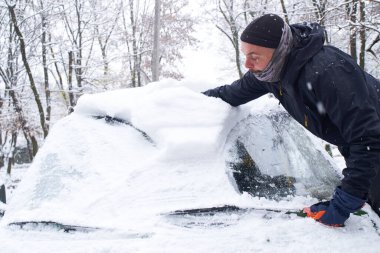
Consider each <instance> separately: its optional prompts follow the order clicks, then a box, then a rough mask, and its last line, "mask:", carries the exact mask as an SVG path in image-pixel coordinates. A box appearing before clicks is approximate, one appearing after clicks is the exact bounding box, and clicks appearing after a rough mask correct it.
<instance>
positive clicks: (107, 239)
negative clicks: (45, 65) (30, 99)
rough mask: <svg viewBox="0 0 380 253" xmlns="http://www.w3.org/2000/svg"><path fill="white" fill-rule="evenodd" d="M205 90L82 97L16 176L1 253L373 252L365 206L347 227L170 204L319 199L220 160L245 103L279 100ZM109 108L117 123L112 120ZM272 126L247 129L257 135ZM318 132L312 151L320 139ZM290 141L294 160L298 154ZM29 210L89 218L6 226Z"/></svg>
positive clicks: (38, 217) (154, 87) (379, 237)
mask: <svg viewBox="0 0 380 253" xmlns="http://www.w3.org/2000/svg"><path fill="white" fill-rule="evenodd" d="M200 89H201V87H200V85H199V83H191V82H188V81H185V82H182V83H178V82H174V81H169V80H168V81H162V82H160V83H156V84H151V85H149V86H146V87H144V88H139V89H129V90H119V91H113V92H107V93H102V94H95V95H86V96H83V97H82V98H81V99H80V101H79V103H78V106H77V107H76V110H75V113H73V114H72V115H70V116H69V117H66V118H65V119H62V120H61V121H59V122H58V123H57V124H56V125H55V126H54V127H53V129H52V130H51V133H50V135H49V137H48V138H47V140H46V142H45V144H44V146H43V148H42V149H41V150H40V152H39V154H38V156H37V157H36V159H35V161H34V163H33V165H32V166H31V167H30V168H29V169H28V171H27V172H26V174H24V175H23V176H22V177H23V180H22V182H21V183H20V184H19V187H18V189H17V191H16V192H15V194H14V196H12V198H11V201H10V203H9V205H8V206H7V207H6V208H7V211H6V214H5V216H4V218H3V219H2V220H1V223H0V224H1V227H0V245H1V246H0V247H1V252H21V253H23V252H30V251H31V250H32V251H33V252H52V251H54V252H279V251H281V252H305V251H312V252H315V251H322V252H326V251H327V252H358V251H363V252H379V249H380V232H379V230H378V228H376V227H374V223H376V224H380V219H379V218H378V217H377V216H376V215H374V213H373V212H372V211H371V210H369V208H368V207H367V206H366V207H365V210H366V211H367V212H368V215H365V216H360V217H359V216H352V217H350V219H349V220H348V221H347V223H346V227H344V228H329V227H326V226H324V225H321V224H319V223H316V222H315V221H313V220H311V219H306V218H300V217H298V216H296V215H286V214H284V212H279V213H277V212H267V211H252V212H235V213H220V214H217V215H214V216H205V217H192V216H185V217H177V216H169V215H166V214H167V213H168V212H172V211H175V210H181V209H187V208H201V207H213V206H222V205H235V206H240V207H261V208H275V209H287V208H292V209H299V208H302V207H304V206H308V205H310V204H312V203H314V202H316V201H317V200H316V199H315V198H313V197H310V196H304V195H299V196H296V197H292V196H289V197H287V198H283V199H282V200H281V201H274V200H268V199H264V198H258V197H252V196H250V195H248V194H240V193H239V192H238V191H237V190H236V188H235V187H234V184H233V183H232V182H231V178H230V177H229V174H228V170H227V168H226V163H225V160H226V155H227V154H228V152H226V150H225V149H226V147H227V146H228V140H230V139H231V134H230V133H231V131H232V130H233V129H235V130H236V126H237V125H236V124H237V123H238V122H241V120H242V119H245V118H246V117H247V116H248V115H250V113H252V110H254V112H255V114H260V112H262V114H263V115H265V114H266V113H268V112H269V111H270V110H272V109H271V108H274V109H275V110H280V109H278V105H277V102H276V101H272V100H271V99H268V98H263V99H261V100H258V101H255V102H253V104H250V105H248V106H243V107H241V108H232V107H230V106H229V105H227V104H225V103H223V102H222V101H220V100H219V99H214V98H208V97H205V96H203V95H202V94H199V90H200ZM276 108H277V109H276ZM106 115H107V116H110V117H115V118H118V119H121V120H124V123H118V122H113V123H112V122H108V123H107V122H106V121H105V120H104V118H102V117H103V116H106ZM93 116H98V117H97V118H96V117H95V118H94V117H93ZM99 116H100V117H99ZM125 122H127V124H126V123H125ZM263 122H264V121H263ZM258 129H259V130H258ZM269 130H270V129H267V127H264V128H260V125H258V126H257V129H256V128H253V129H252V131H253V132H255V131H259V132H257V133H261V135H262V138H264V139H265V136H266V134H268V133H269V132H270V131H269ZM260 131H261V132H260ZM248 132H249V131H248ZM300 134H301V132H300ZM302 136H303V135H302ZM257 138H258V137H257ZM267 138H269V139H268V141H271V139H272V138H273V136H272V135H269V136H267ZM303 138H306V135H304V136H303ZM285 140H286V142H288V141H291V139H289V140H288V139H285ZM304 140H305V142H306V139H304ZM314 143H315V145H316V146H315V147H310V148H311V149H310V150H312V149H314V148H315V149H317V150H318V149H321V148H320V147H318V141H316V142H314ZM287 147H290V148H291V147H293V146H292V145H290V144H289V146H287ZM290 150H291V151H292V155H291V156H289V157H288V159H289V161H290V165H289V166H290V167H289V169H290V171H292V167H291V164H292V162H291V161H292V159H293V158H294V157H297V154H299V153H297V150H295V149H289V151H290ZM258 159H259V158H258ZM273 159H274V160H276V159H279V157H277V158H275V157H273ZM300 159H301V158H300ZM300 161H301V160H300ZM300 164H302V163H300ZM305 168H307V166H306V167H305ZM299 169H301V168H299ZM305 170H306V169H305ZM20 171H21V170H20ZM300 172H301V174H303V173H304V172H306V171H300ZM304 174H305V178H307V173H304ZM25 221H53V222H58V223H62V224H67V225H76V226H81V227H82V228H84V229H83V230H82V231H77V232H72V233H64V232H63V231H62V230H59V229H57V228H56V227H55V226H43V225H40V226H39V227H34V226H29V227H28V226H27V227H24V229H20V226H9V224H11V223H15V222H16V223H17V222H25Z"/></svg>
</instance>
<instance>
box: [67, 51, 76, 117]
mask: <svg viewBox="0 0 380 253" xmlns="http://www.w3.org/2000/svg"><path fill="white" fill-rule="evenodd" d="M73 65H74V53H73V52H72V51H70V52H69V76H68V80H67V82H68V83H67V85H68V88H69V103H70V107H69V113H71V112H73V108H74V106H75V96H74V91H73Z"/></svg>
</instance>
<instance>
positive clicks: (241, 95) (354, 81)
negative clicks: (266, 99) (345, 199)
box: [204, 24, 380, 199]
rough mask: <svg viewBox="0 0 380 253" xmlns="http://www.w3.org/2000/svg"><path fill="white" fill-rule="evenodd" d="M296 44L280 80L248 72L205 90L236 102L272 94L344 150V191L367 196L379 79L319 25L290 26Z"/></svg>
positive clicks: (379, 128) (375, 146)
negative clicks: (334, 44) (326, 40)
mask: <svg viewBox="0 0 380 253" xmlns="http://www.w3.org/2000/svg"><path fill="white" fill-rule="evenodd" d="M291 29H292V33H293V37H294V40H295V45H294V47H293V49H292V51H291V53H290V54H289V56H288V57H287V61H286V63H285V67H284V69H283V72H282V75H281V81H280V82H277V83H267V82H261V81H259V80H258V79H256V77H255V76H254V75H253V74H252V73H250V72H247V73H246V74H245V75H244V76H243V77H242V78H241V79H239V80H237V81H235V82H233V83H232V84H231V85H225V86H221V87H217V88H215V89H212V90H208V91H205V92H204V94H206V95H208V96H213V97H219V98H221V99H223V100H224V101H225V102H227V103H229V104H231V105H232V106H239V105H241V104H244V103H247V102H249V101H251V100H253V99H256V98H258V97H260V96H262V95H264V94H267V93H272V94H273V95H274V96H275V97H276V98H277V99H278V100H279V101H280V103H281V104H282V105H283V106H284V108H285V109H286V110H287V111H288V112H289V114H290V115H291V116H293V118H294V119H295V120H297V121H298V122H299V123H300V124H302V125H303V126H304V127H305V128H307V129H308V130H309V131H310V132H312V133H313V134H314V135H316V136H318V137H320V138H322V139H323V140H326V141H327V142H330V143H332V144H334V145H338V146H340V147H341V150H342V148H343V150H345V152H343V155H344V157H345V159H346V165H347V168H346V169H344V170H343V175H344V178H343V180H342V189H343V190H344V191H346V192H348V193H351V194H352V195H354V196H357V197H360V198H362V199H365V198H367V196H368V190H369V187H370V184H371V183H372V182H371V180H372V179H373V178H374V177H375V175H376V173H377V171H378V170H379V167H380V102H379V99H380V81H379V80H377V79H375V78H374V77H373V76H371V75H369V74H368V73H366V72H364V71H363V70H362V69H361V68H360V67H359V66H358V65H357V64H356V62H355V61H354V60H353V59H352V58H351V57H350V56H349V55H347V54H345V53H344V52H342V51H341V50H339V49H337V48H335V47H332V46H324V30H323V29H322V28H321V27H320V26H319V25H317V24H308V25H301V24H296V25H292V26H291Z"/></svg>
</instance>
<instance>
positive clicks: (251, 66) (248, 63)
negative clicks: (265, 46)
mask: <svg viewBox="0 0 380 253" xmlns="http://www.w3.org/2000/svg"><path fill="white" fill-rule="evenodd" d="M244 66H245V67H246V68H247V69H251V68H253V63H252V61H250V60H249V59H247V58H245V61H244Z"/></svg>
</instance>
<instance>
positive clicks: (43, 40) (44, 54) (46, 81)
mask: <svg viewBox="0 0 380 253" xmlns="http://www.w3.org/2000/svg"><path fill="white" fill-rule="evenodd" d="M41 6H42V7H43V5H42V2H41ZM41 19H42V22H41V25H42V36H41V46H42V66H43V72H44V87H45V98H46V122H45V123H46V130H47V131H49V125H50V117H51V98H50V87H49V73H48V63H47V46H46V44H47V38H46V34H47V32H46V30H47V19H46V16H45V14H43V13H42V14H41Z"/></svg>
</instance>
